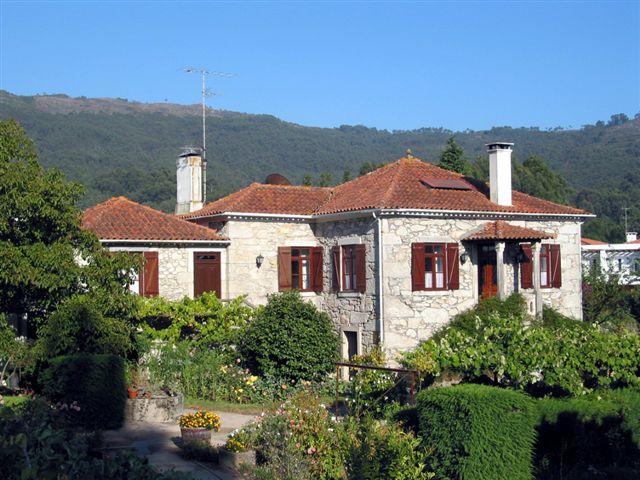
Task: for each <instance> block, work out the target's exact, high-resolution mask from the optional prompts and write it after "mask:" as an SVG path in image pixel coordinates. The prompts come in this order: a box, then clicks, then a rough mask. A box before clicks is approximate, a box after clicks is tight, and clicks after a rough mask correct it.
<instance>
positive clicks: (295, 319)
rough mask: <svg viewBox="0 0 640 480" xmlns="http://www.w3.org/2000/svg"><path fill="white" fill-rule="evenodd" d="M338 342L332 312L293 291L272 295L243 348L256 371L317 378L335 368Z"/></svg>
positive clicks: (295, 377)
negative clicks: (329, 312) (329, 314)
mask: <svg viewBox="0 0 640 480" xmlns="http://www.w3.org/2000/svg"><path fill="white" fill-rule="evenodd" d="M338 345H339V343H338V336H337V335H336V333H335V331H334V328H333V323H332V322H331V319H330V318H329V316H328V315H327V314H326V313H324V312H320V311H318V309H317V308H316V307H315V306H314V305H312V304H311V303H309V302H305V301H304V300H303V299H302V298H301V297H300V293H298V292H296V291H292V292H283V293H278V294H274V295H270V296H269V300H268V302H267V305H265V306H264V307H261V308H260V309H258V311H257V313H256V316H255V319H254V320H253V322H251V323H250V324H249V327H248V328H247V331H246V332H245V334H244V336H243V339H242V341H241V343H240V348H241V353H242V356H243V358H244V360H245V362H246V363H247V365H248V366H249V368H250V369H251V370H252V371H253V372H254V373H255V374H256V375H259V376H263V375H269V376H272V377H275V378H283V379H287V380H295V381H297V380H308V381H314V380H322V379H323V378H324V377H325V376H326V374H327V373H328V372H330V371H331V370H332V369H333V364H334V362H335V361H336V360H337V357H338Z"/></svg>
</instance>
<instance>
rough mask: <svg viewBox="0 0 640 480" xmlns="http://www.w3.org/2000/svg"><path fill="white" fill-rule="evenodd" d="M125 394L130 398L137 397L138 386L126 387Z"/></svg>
mask: <svg viewBox="0 0 640 480" xmlns="http://www.w3.org/2000/svg"><path fill="white" fill-rule="evenodd" d="M127 395H129V398H131V399H134V398H138V388H137V387H136V386H135V385H131V386H130V387H128V388H127Z"/></svg>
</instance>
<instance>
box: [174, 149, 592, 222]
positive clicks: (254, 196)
mask: <svg viewBox="0 0 640 480" xmlns="http://www.w3.org/2000/svg"><path fill="white" fill-rule="evenodd" d="M424 179H430V183H431V184H432V186H429V182H424V181H423V180H424ZM453 183H455V184H456V185H457V188H456V189H453V188H450V187H449V185H452V184H453ZM438 185H447V186H448V187H447V188H442V187H441V188H438ZM461 185H464V186H465V188H468V189H459V188H460V186H461ZM378 208H380V209H417V210H461V211H462V210H467V211H474V212H488V213H491V212H496V213H534V214H536V213H537V214H556V215H558V214H559V215H590V214H589V213H588V212H586V211H584V210H580V209H578V208H574V207H569V206H566V205H560V204H557V203H553V202H550V201H548V200H542V199H540V198H536V197H532V196H530V195H526V194H524V193H520V192H517V191H514V192H513V205H512V206H503V205H497V204H495V203H493V202H491V200H489V187H488V186H487V184H485V183H483V182H479V181H477V180H473V179H468V178H465V177H463V176H462V175H460V174H458V173H455V172H450V171H448V170H444V169H442V168H440V167H437V166H435V165H432V164H430V163H426V162H423V161H421V160H419V159H417V158H414V157H410V158H401V159H399V160H397V161H395V162H393V163H390V164H388V165H386V166H384V167H382V168H379V169H378V170H375V171H373V172H371V173H369V174H367V175H364V176H362V177H358V178H356V179H354V180H351V181H350V182H346V183H343V184H342V185H338V186H336V187H332V188H318V187H316V188H314V187H299V186H280V185H262V184H258V183H253V184H251V185H249V186H248V187H246V188H244V189H242V190H240V191H238V192H235V193H233V194H231V195H229V196H227V197H224V198H221V199H219V200H216V201H214V202H212V203H209V204H207V205H206V206H205V207H204V208H203V209H202V210H199V211H196V212H193V213H190V214H187V215H185V216H184V217H185V218H197V217H202V216H209V215H213V214H219V213H224V212H243V213H276V214H278V213H279V214H329V213H337V212H348V211H356V210H366V209H378Z"/></svg>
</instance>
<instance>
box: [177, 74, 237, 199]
mask: <svg viewBox="0 0 640 480" xmlns="http://www.w3.org/2000/svg"><path fill="white" fill-rule="evenodd" d="M182 71H183V72H186V73H199V74H200V76H201V78H202V203H203V204H204V203H205V201H206V199H207V97H212V96H214V95H216V94H215V93H214V92H212V91H211V90H210V89H208V88H207V84H206V78H207V75H211V76H214V77H230V76H232V74H231V73H224V72H212V71H210V70H207V69H206V68H194V67H185V68H183V69H182Z"/></svg>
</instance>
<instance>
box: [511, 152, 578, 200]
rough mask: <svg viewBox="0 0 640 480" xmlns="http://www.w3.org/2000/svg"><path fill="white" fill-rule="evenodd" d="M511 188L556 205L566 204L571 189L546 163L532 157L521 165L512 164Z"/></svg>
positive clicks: (536, 157)
mask: <svg viewBox="0 0 640 480" xmlns="http://www.w3.org/2000/svg"><path fill="white" fill-rule="evenodd" d="M513 188H514V189H515V190H518V191H521V192H523V193H527V194H529V195H533V196H534V197H539V198H544V199H545V200H550V201H552V202H556V203H565V204H566V203H568V201H569V196H570V195H571V193H572V192H571V189H570V188H569V187H568V186H567V182H566V180H565V179H564V178H563V177H562V176H561V175H558V174H557V173H554V172H552V171H551V169H550V168H549V166H548V165H547V164H546V162H545V161H544V160H543V159H542V158H540V157H538V156H536V155H532V156H530V157H529V158H527V159H526V160H525V161H524V162H523V163H522V164H519V163H518V162H514V165H513Z"/></svg>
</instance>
